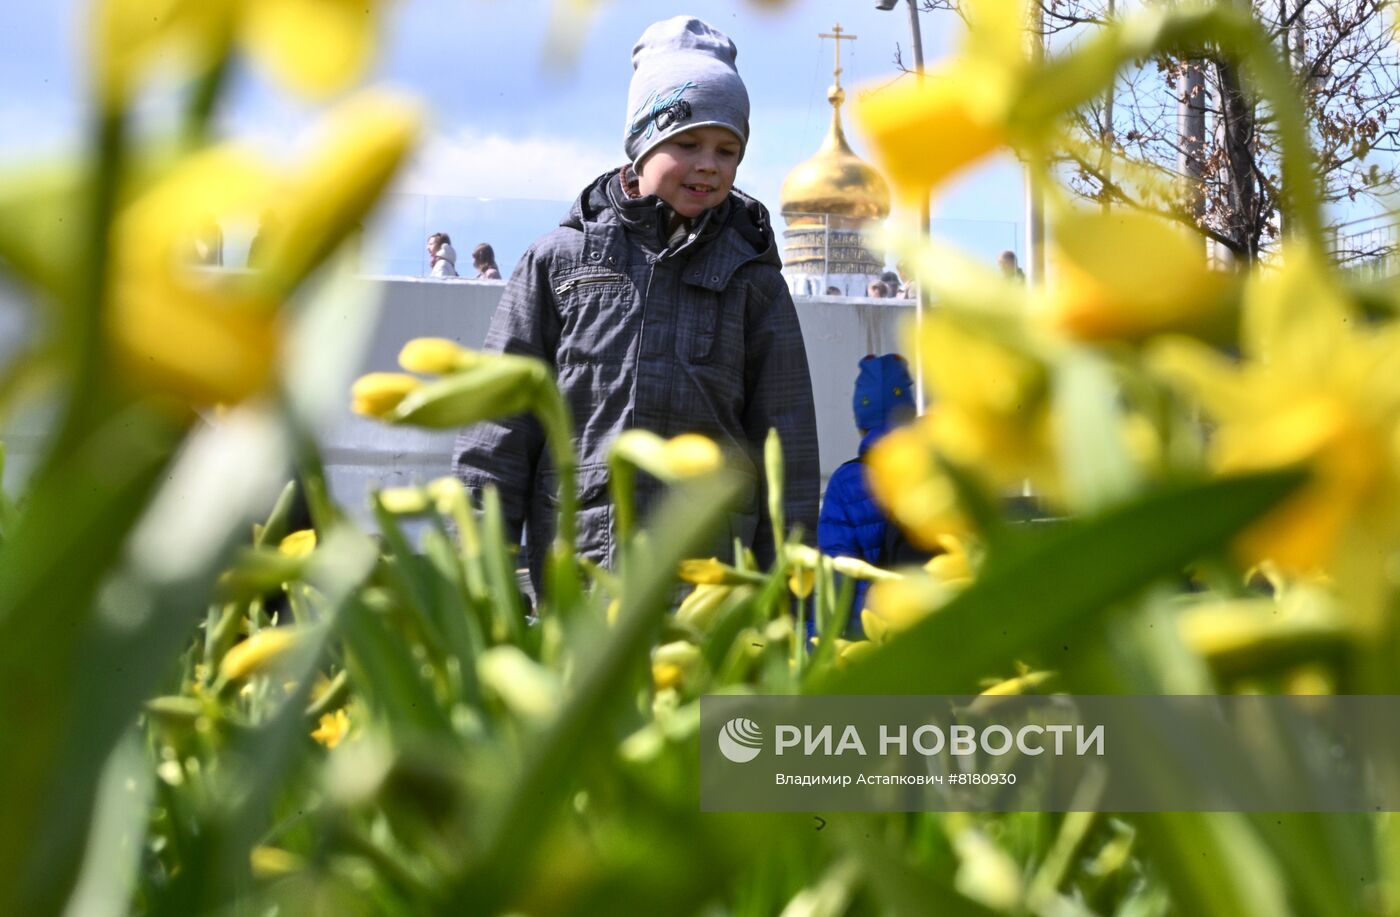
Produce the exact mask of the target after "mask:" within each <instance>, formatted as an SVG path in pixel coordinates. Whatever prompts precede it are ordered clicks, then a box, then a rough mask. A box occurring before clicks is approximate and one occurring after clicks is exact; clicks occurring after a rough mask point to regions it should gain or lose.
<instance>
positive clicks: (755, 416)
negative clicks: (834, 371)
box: [455, 16, 819, 591]
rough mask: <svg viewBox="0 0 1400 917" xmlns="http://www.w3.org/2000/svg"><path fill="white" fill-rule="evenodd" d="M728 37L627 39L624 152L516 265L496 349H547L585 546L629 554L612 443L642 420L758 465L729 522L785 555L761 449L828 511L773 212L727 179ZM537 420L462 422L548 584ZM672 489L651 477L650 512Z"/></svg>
mask: <svg viewBox="0 0 1400 917" xmlns="http://www.w3.org/2000/svg"><path fill="white" fill-rule="evenodd" d="M736 54H737V51H736V49H735V47H734V43H733V42H731V41H730V40H729V39H728V38H727V37H726V36H724V35H723V34H721V33H720V32H718V31H717V30H715V29H713V28H711V27H710V26H709V25H707V24H705V23H703V22H701V21H700V20H698V19H692V18H688V17H684V16H678V17H675V18H673V19H668V20H665V21H663V22H658V23H655V24H653V25H652V26H650V27H649V28H648V29H647V30H646V31H645V32H644V33H643V34H642V37H641V38H640V39H639V40H638V42H637V45H636V47H635V48H634V49H633V51H632V66H633V76H632V83H631V86H630V88H629V92H628V108H627V114H628V117H627V123H626V127H625V133H624V147H625V150H626V152H627V156H628V158H629V160H630V162H629V164H628V165H625V166H623V167H622V168H620V169H615V170H613V171H611V172H608V173H607V174H605V175H602V176H600V177H599V178H597V179H595V180H594V181H593V182H592V183H591V184H590V185H589V186H588V187H587V188H585V189H584V190H583V192H582V194H580V196H579V198H578V200H577V201H576V202H575V204H574V206H573V209H572V210H571V211H570V213H569V215H568V216H567V217H566V218H565V219H564V221H563V222H562V223H561V224H560V226H559V227H558V228H557V229H555V230H554V231H553V232H551V233H549V234H548V235H546V236H544V237H543V238H541V239H539V240H538V241H536V242H535V244H534V245H532V246H531V247H530V249H529V250H528V251H526V253H525V254H524V256H523V257H522V258H521V260H520V262H519V264H518V265H517V266H516V268H515V271H514V273H513V275H512V276H511V279H510V282H509V283H508V284H507V286H506V290H505V293H504V295H503V297H502V299H501V303H500V306H499V307H498V308H497V310H496V314H495V316H494V317H493V318H492V321H491V330H490V331H489V332H488V333H487V337H486V349H487V350H494V351H504V352H508V353H518V354H526V355H529V356H533V357H538V358H540V359H543V360H545V361H546V362H548V363H549V364H550V365H551V366H552V367H553V368H554V370H555V374H556V377H557V381H558V384H559V388H560V390H561V391H562V392H563V394H564V397H565V399H566V400H567V401H568V403H569V406H570V408H571V409H572V411H573V416H574V424H575V427H576V434H577V438H576V442H575V446H576V447H577V450H578V453H579V469H578V477H579V504H580V510H579V541H578V550H579V553H580V554H582V555H583V556H585V557H587V558H589V559H590V560H593V561H596V562H598V563H601V564H610V563H612V562H613V560H614V559H615V551H616V545H615V544H614V542H613V532H612V525H613V519H612V507H611V504H610V502H609V499H608V488H607V484H608V472H607V453H608V447H609V446H610V445H611V444H612V442H613V440H614V439H615V438H616V437H617V435H618V434H619V433H621V432H622V431H623V430H625V429H627V428H630V427H642V428H645V429H648V430H651V431H653V432H655V433H657V434H659V435H662V436H668V437H669V436H675V435H677V434H680V433H687V432H693V433H702V434H704V435H706V436H709V437H711V438H712V439H714V440H715V441H716V442H717V443H718V444H719V445H720V447H721V448H722V449H724V450H725V451H726V454H727V455H728V456H730V457H732V461H733V463H734V464H735V465H736V466H738V467H739V468H740V469H741V470H742V471H744V472H745V473H746V476H747V477H748V479H749V481H750V483H751V486H750V487H748V488H746V491H745V493H744V496H743V499H742V501H741V505H740V506H738V507H736V508H735V512H733V513H732V514H731V516H730V527H729V530H728V531H727V532H721V533H720V536H721V537H722V538H724V539H727V540H726V541H725V542H723V543H725V544H731V545H732V544H733V539H734V538H736V537H737V538H740V539H742V540H743V542H744V543H746V544H748V545H751V546H752V547H753V548H754V550H755V553H756V554H757V555H758V558H759V561H760V563H763V564H765V565H766V564H767V563H768V562H770V561H771V560H772V552H773V548H772V545H773V539H772V528H771V520H769V519H768V513H767V501H766V497H765V496H764V493H763V480H764V477H763V472H762V467H761V464H762V462H761V456H762V454H763V441H764V438H765V437H766V436H767V433H768V429H769V427H776V428H777V430H778V432H779V434H780V435H781V436H782V441H783V453H784V464H785V477H786V488H785V494H784V497H785V499H784V503H785V508H784V513H785V515H786V519H787V524H788V525H789V526H801V527H802V530H803V531H805V532H807V533H809V534H810V533H811V532H813V531H814V529H815V527H816V516H817V491H818V487H819V471H818V465H817V439H816V416H815V411H814V409H813V406H812V389H811V380H810V378H809V376H808V372H807V357H806V351H805V349H804V347H803V343H802V332H801V329H800V328H799V327H798V323H797V313H796V311H795V310H794V308H793V304H792V299H791V297H790V296H789V295H788V291H787V287H786V285H785V284H784V282H783V278H782V275H781V274H780V273H779V266H780V262H779V260H778V255H777V248H776V242H775V240H774V236H773V231H772V228H771V227H770V224H769V219H768V212H767V211H766V210H765V209H764V207H763V205H762V204H760V203H758V202H757V201H755V200H753V199H752V198H750V197H748V196H746V195H744V194H742V193H741V192H738V191H735V190H733V184H734V175H735V172H736V170H737V168H738V165H739V161H740V160H741V159H742V158H743V155H744V148H745V145H746V144H747V143H748V137H749V122H748V114H749V100H748V93H747V91H746V90H745V88H744V84H743V82H742V81H741V80H740V79H739V74H738V71H737V70H735V67H734V58H735V56H736ZM543 445H544V441H543V434H542V433H541V430H540V428H539V425H538V424H537V423H535V422H534V421H533V419H531V418H528V417H517V418H512V419H510V420H508V421H505V422H501V423H488V424H482V425H479V426H476V427H472V428H470V429H468V430H464V431H463V432H462V433H461V434H460V435H459V436H458V439H457V447H456V456H455V465H456V471H457V474H458V476H459V477H460V478H461V479H462V481H463V482H464V483H465V484H466V485H467V486H468V487H470V488H472V490H473V491H479V490H480V488H481V487H483V486H485V485H488V484H491V485H495V486H496V487H497V488H498V489H499V491H500V494H501V502H502V505H503V507H504V510H505V515H506V521H507V523H508V525H509V527H510V531H511V534H512V535H513V536H514V537H518V536H519V535H520V531H521V528H522V525H528V527H529V539H528V540H529V546H530V550H529V558H528V560H529V566H530V573H531V579H532V580H533V581H534V584H535V588H536V591H538V590H539V586H540V574H541V571H542V566H543V560H544V556H545V552H546V550H547V548H548V546H549V543H550V542H551V540H552V539H553V536H554V523H555V520H554V516H555V513H556V510H557V500H556V494H557V479H556V477H555V475H554V472H553V469H552V468H551V467H550V463H549V459H548V457H547V455H546V454H545V451H544V449H543ZM659 491H660V485H659V483H658V482H656V481H654V480H651V479H640V480H638V483H637V505H638V508H639V510H640V511H641V512H642V513H645V512H646V510H647V508H648V506H649V504H651V503H653V502H654V500H655V497H656V496H657V494H658V493H659Z"/></svg>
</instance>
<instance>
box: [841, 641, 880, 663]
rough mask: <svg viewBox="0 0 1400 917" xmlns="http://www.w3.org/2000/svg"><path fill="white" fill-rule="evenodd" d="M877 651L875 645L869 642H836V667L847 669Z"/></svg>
mask: <svg viewBox="0 0 1400 917" xmlns="http://www.w3.org/2000/svg"><path fill="white" fill-rule="evenodd" d="M874 651H875V644H874V643H871V642H870V641H869V640H841V639H839V638H838V639H837V641H836V665H837V666H838V667H840V668H845V667H846V666H848V665H850V664H851V663H852V662H857V661H859V660H861V659H864V658H865V657H866V656H868V655H870V654H871V653H872V652H874Z"/></svg>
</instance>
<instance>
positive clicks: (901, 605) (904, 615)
mask: <svg viewBox="0 0 1400 917" xmlns="http://www.w3.org/2000/svg"><path fill="white" fill-rule="evenodd" d="M955 594H956V590H954V589H952V588H950V587H949V586H947V585H946V584H943V583H940V582H938V581H937V580H934V579H932V578H930V577H923V576H920V577H905V578H904V579H899V580H885V581H881V582H877V583H874V584H873V585H871V587H870V591H869V592H868V593H867V594H866V597H865V608H864V609H863V610H862V611H861V613H860V623H861V627H862V628H864V630H865V635H866V636H867V637H869V638H870V641H871V642H872V643H877V644H878V643H884V642H885V641H887V640H889V639H890V638H891V637H894V636H895V635H896V634H899V633H901V632H903V631H906V630H908V629H909V628H911V627H913V626H914V625H915V624H918V623H919V622H920V621H922V620H923V619H924V618H925V617H927V616H928V615H929V614H930V613H932V612H934V611H936V610H937V609H938V608H940V607H942V606H943V605H945V604H947V603H948V601H949V600H950V599H952V598H953V596H954V595H955Z"/></svg>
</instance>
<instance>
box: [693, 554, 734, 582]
mask: <svg viewBox="0 0 1400 917" xmlns="http://www.w3.org/2000/svg"><path fill="white" fill-rule="evenodd" d="M731 569H732V568H730V567H729V566H728V565H726V564H722V563H720V562H719V560H718V559H717V558H714V557H711V558H709V559H708V560H683V561H681V565H680V578H681V579H683V580H685V581H686V582H687V583H695V584H697V585H707V586H717V585H720V584H721V583H723V582H724V581H725V579H726V578H727V577H728V576H729V574H730V572H731Z"/></svg>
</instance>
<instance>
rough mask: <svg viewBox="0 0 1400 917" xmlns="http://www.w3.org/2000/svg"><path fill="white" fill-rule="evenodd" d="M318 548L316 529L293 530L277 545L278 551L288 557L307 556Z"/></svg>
mask: <svg viewBox="0 0 1400 917" xmlns="http://www.w3.org/2000/svg"><path fill="white" fill-rule="evenodd" d="M314 550H316V530H315V529H301V530H300V531H296V532H292V533H291V534H290V535H288V536H287V537H286V538H283V539H282V541H281V543H280V544H278V545H277V553H279V554H282V555H284V556H286V557H306V556H307V555H309V554H310V553H311V552H312V551H314Z"/></svg>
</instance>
